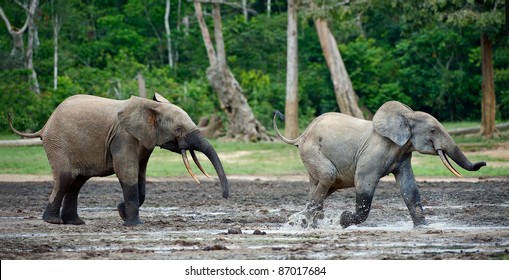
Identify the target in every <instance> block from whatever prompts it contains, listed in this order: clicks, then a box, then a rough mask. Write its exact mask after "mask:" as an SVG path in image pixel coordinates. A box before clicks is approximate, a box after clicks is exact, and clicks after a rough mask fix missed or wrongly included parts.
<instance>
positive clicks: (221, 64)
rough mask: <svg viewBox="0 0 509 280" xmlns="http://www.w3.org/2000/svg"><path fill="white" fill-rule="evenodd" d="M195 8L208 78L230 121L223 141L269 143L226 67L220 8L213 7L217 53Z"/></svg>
mask: <svg viewBox="0 0 509 280" xmlns="http://www.w3.org/2000/svg"><path fill="white" fill-rule="evenodd" d="M194 7H195V11H196V17H197V19H198V23H199V25H200V29H201V32H202V36H203V42H204V44H205V48H206V50H207V56H208V58H209V63H210V67H209V68H208V69H207V78H208V80H209V83H210V84H211V86H212V88H213V89H214V91H215V92H216V94H217V96H218V98H219V103H220V105H221V108H222V109H223V110H224V112H225V113H226V116H227V117H228V121H229V127H228V131H227V133H226V137H228V138H232V139H236V140H242V141H260V140H270V137H269V136H268V135H267V133H266V131H265V128H264V127H263V125H261V124H260V123H259V122H258V121H257V120H256V118H255V116H254V114H253V112H252V111H251V107H249V104H248V103H247V100H246V98H245V97H244V95H243V93H242V88H241V87H240V85H239V83H238V82H237V80H236V79H235V77H234V76H233V74H232V72H231V71H230V69H228V66H227V64H226V52H225V48H224V41H223V33H222V27H221V25H222V23H221V12H220V8H219V4H217V3H214V4H213V17H214V38H215V40H216V50H214V46H213V44H212V40H211V38H210V34H209V31H208V28H207V25H206V24H205V20H204V19H203V12H202V10H201V4H200V2H194ZM216 51H217V52H216Z"/></svg>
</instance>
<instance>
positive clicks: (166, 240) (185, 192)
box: [0, 178, 509, 260]
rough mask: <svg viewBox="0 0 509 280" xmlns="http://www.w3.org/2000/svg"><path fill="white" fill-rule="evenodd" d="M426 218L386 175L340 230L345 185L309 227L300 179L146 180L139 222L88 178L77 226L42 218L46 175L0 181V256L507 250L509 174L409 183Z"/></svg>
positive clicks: (117, 192)
mask: <svg viewBox="0 0 509 280" xmlns="http://www.w3.org/2000/svg"><path fill="white" fill-rule="evenodd" d="M419 186H420V192H421V197H422V200H423V205H424V210H425V213H426V218H427V220H428V221H429V222H430V224H429V225H428V226H423V227H419V228H414V227H413V224H412V222H411V219H410V216H409V214H408V210H407V209H406V206H405V204H404V202H403V199H402V198H401V196H400V194H399V190H398V188H397V187H396V186H395V184H394V183H393V182H390V181H383V182H381V183H380V185H379V186H378V188H377V190H376V193H375V198H374V201H373V207H372V211H371V213H370V215H369V218H368V220H367V221H366V222H365V223H363V224H361V225H358V226H352V227H349V228H347V229H343V228H341V226H340V225H339V216H340V215H341V212H342V211H344V210H350V211H352V210H353V209H354V201H355V194H354V189H345V190H341V191H338V192H336V193H334V194H333V195H332V196H331V197H329V198H328V199H327V200H326V203H325V218H324V220H323V221H321V222H320V224H319V227H318V228H317V229H302V228H299V227H297V226H293V227H292V226H290V225H288V223H287V221H288V217H289V216H290V215H292V214H294V213H296V212H298V211H301V210H302V209H303V208H304V206H305V204H306V198H307V193H308V188H309V184H308V182H306V181H303V180H291V181H290V180H265V179H263V180H259V179H249V180H246V179H235V180H231V192H230V193H231V196H230V198H229V199H227V200H225V199H223V198H221V189H220V185H219V183H218V182H217V181H214V180H209V181H206V180H205V181H204V182H202V184H201V185H196V184H195V183H194V182H192V181H191V180H190V179H188V180H172V179H171V178H168V179H163V180H156V181H150V180H149V182H148V184H147V198H146V200H145V204H144V205H143V206H142V207H141V209H140V216H141V219H142V220H143V221H144V224H143V225H140V226H137V227H124V226H123V225H122V220H121V218H120V217H119V215H118V212H117V210H116V205H117V204H118V202H119V201H120V200H121V198H122V193H121V189H120V186H119V183H118V182H115V181H112V180H106V181H103V180H92V181H90V182H87V184H86V185H85V186H84V187H83V189H82V191H81V193H80V197H79V208H78V213H79V215H80V217H81V218H82V219H83V220H84V221H85V222H86V225H81V226H74V225H54V224H48V223H45V222H44V221H42V213H43V210H44V207H45V205H46V202H47V199H48V196H49V193H50V191H51V188H52V182H51V181H42V182H32V181H28V182H0V224H1V225H0V244H1V245H0V258H1V259H2V260H6V259H184V260H196V259H235V260H244V259H247V260H260V259H276V260H291V259H354V260H358V259H418V260H421V259H507V258H509V181H508V180H507V178H503V179H501V180H479V181H476V182H469V181H457V182H431V181H428V182H426V181H423V182H419Z"/></svg>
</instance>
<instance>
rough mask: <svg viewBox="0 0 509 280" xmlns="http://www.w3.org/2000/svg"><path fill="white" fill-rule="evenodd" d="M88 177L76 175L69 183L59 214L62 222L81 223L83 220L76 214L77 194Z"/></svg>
mask: <svg viewBox="0 0 509 280" xmlns="http://www.w3.org/2000/svg"><path fill="white" fill-rule="evenodd" d="M88 179H89V178H88V177H83V176H77V177H76V178H75V179H74V180H73V181H72V183H71V184H70V185H69V187H68V190H67V192H66V194H65V196H64V201H63V205H62V211H61V213H60V216H61V217H62V220H63V222H64V224H72V225H83V224H85V222H84V221H83V220H82V219H81V218H80V217H79V216H78V194H79V192H80V190H81V187H82V186H83V185H84V184H85V182H86V181H87V180H88Z"/></svg>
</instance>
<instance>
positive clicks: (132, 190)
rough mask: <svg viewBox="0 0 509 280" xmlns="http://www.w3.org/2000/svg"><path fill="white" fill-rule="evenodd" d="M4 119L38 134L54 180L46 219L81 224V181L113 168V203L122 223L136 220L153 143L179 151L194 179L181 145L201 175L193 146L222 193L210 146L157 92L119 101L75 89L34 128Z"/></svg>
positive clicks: (225, 194) (218, 166)
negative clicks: (118, 198) (116, 184)
mask: <svg viewBox="0 0 509 280" xmlns="http://www.w3.org/2000/svg"><path fill="white" fill-rule="evenodd" d="M9 125H10V127H11V129H12V130H13V131H14V132H15V133H16V134H18V135H20V136H24V137H40V138H41V139H42V143H43V145H44V149H45V151H46V154H47V157H48V161H49V163H50V165H51V168H52V171H53V177H54V180H55V182H54V187H53V191H52V193H51V195H50V197H49V203H48V205H47V207H46V210H45V211H44V214H43V219H44V221H46V222H48V223H54V224H61V223H64V224H76V225H79V224H84V221H83V220H82V219H81V218H80V217H79V216H78V210H77V207H78V193H79V191H80V189H81V187H82V186H83V184H84V183H85V182H86V181H87V180H88V179H89V178H91V177H95V176H108V175H111V174H114V173H115V174H116V175H117V177H118V179H119V181H120V184H121V186H122V192H123V196H124V201H123V202H121V203H120V204H119V205H118V211H119V214H120V216H121V217H122V219H123V220H124V225H128V226H131V225H137V224H141V223H142V221H141V220H140V217H139V208H140V206H141V205H142V204H143V202H144V200H145V185H146V179H145V176H146V168H147V162H148V160H149V157H150V155H151V153H152V151H153V149H154V148H155V147H156V146H159V147H161V148H163V149H167V150H170V151H172V152H175V153H179V154H181V155H182V159H183V161H184V164H185V166H186V168H187V170H188V171H189V173H190V174H191V176H192V177H193V178H194V179H195V180H196V181H197V182H199V181H198V179H197V178H196V176H195V175H194V173H193V172H192V170H191V169H190V166H189V161H188V159H187V151H190V153H191V155H192V157H193V159H194V161H195V163H196V165H197V166H198V167H199V168H200V170H202V172H203V173H204V174H205V175H207V174H206V172H205V171H203V168H202V167H201V165H200V164H199V162H198V160H197V158H196V155H195V152H194V151H199V152H202V153H203V154H205V155H206V156H207V158H208V159H209V160H210V161H211V162H212V165H213V166H214V168H215V170H216V172H217V174H218V177H219V180H220V182H221V185H222V191H223V194H222V195H223V197H224V198H227V197H228V188H229V187H228V180H227V178H226V175H225V172H224V170H223V166H222V164H221V161H220V159H219V157H218V155H217V153H216V151H215V150H214V148H213V147H212V146H211V145H210V143H209V142H208V141H207V140H205V138H203V137H202V135H201V133H200V132H199V130H198V127H197V126H196V125H195V124H194V122H193V121H192V120H191V118H190V117H189V116H188V114H187V113H186V112H185V111H184V110H182V109H181V108H179V107H178V106H176V105H174V104H171V103H170V102H169V101H168V100H166V99H165V98H164V97H162V96H161V95H159V94H157V93H156V94H155V95H154V98H153V100H149V99H145V98H139V97H135V96H133V97H131V98H130V99H129V100H122V101H120V100H112V99H107V98H101V97H96V96H90V95H76V96H72V97H69V98H68V99H66V100H65V101H64V102H62V103H61V104H60V105H59V106H58V107H57V108H56V109H55V111H54V112H53V114H52V115H51V116H50V118H49V120H48V121H47V123H46V125H45V126H44V127H43V128H42V129H41V130H40V131H38V132H36V133H22V132H19V131H17V130H16V129H15V128H14V127H13V126H12V122H11V118H10V116H9ZM207 176H208V175H207Z"/></svg>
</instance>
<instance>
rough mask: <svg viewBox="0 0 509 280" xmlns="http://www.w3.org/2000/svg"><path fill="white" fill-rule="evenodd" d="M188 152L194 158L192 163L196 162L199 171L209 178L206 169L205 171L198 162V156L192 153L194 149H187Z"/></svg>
mask: <svg viewBox="0 0 509 280" xmlns="http://www.w3.org/2000/svg"><path fill="white" fill-rule="evenodd" d="M189 152H191V157H193V160H194V163H196V166H198V168H200V170H201V173H203V175H205V176H207V177H208V178H210V175H209V174H208V173H207V171H205V169H203V167H202V166H201V164H200V161H198V158H197V157H196V154H195V153H194V151H193V150H189Z"/></svg>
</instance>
